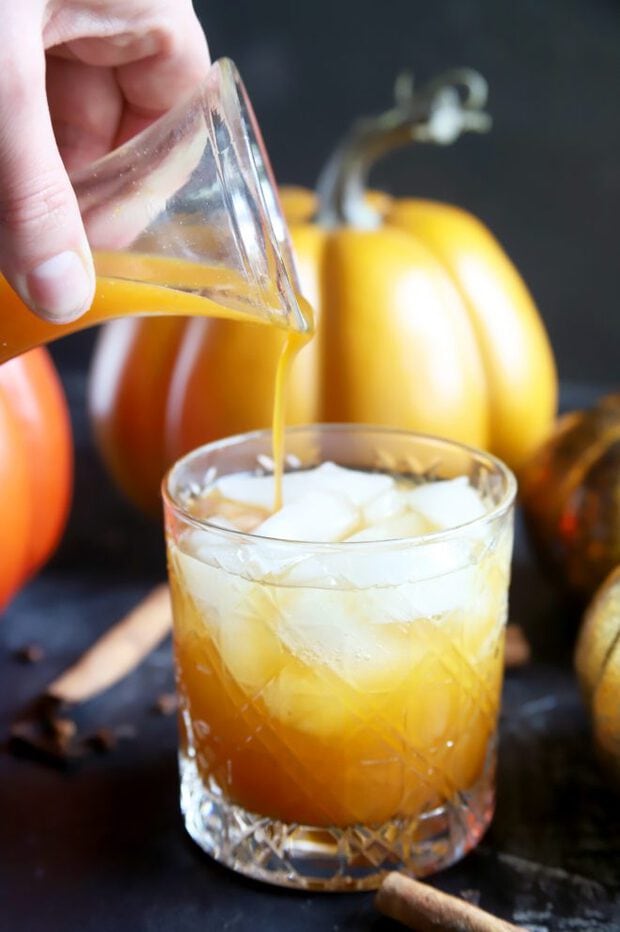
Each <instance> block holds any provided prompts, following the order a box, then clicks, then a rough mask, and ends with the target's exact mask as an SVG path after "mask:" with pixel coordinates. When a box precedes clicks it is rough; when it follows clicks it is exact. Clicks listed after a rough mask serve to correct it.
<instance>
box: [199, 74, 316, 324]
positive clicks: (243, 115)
mask: <svg viewBox="0 0 620 932" xmlns="http://www.w3.org/2000/svg"><path fill="white" fill-rule="evenodd" d="M211 71H212V73H213V74H214V75H216V76H217V77H218V78H219V79H220V81H221V83H222V85H223V86H224V88H225V92H226V93H225V94H224V95H223V101H222V102H223V105H224V106H226V102H227V96H226V94H228V95H232V97H233V99H234V105H233V110H232V112H229V113H228V117H229V120H230V121H231V123H232V122H235V123H236V124H237V126H238V127H240V129H241V134H240V137H239V138H240V140H242V141H243V143H244V146H245V154H246V156H247V160H248V164H249V167H250V171H251V173H252V180H253V183H254V191H255V195H256V198H257V200H258V203H259V206H260V210H261V214H262V217H261V220H262V225H263V232H264V233H266V237H267V239H268V241H269V245H270V248H271V250H272V251H273V253H274V255H277V256H279V257H280V258H281V260H282V261H281V268H279V269H277V272H278V277H279V281H278V290H279V294H280V298H281V299H282V301H284V303H285V305H286V308H287V311H288V313H289V315H290V316H291V317H292V318H293V319H294V321H295V328H294V329H295V330H296V331H299V332H306V331H307V330H308V326H307V323H306V321H305V319H304V317H303V314H301V312H300V309H299V305H298V302H297V299H296V297H295V293H296V291H299V280H298V274H297V269H296V266H295V258H294V253H293V247H292V244H291V240H290V235H289V232H288V227H287V224H286V220H285V217H284V211H283V209H282V205H281V203H280V198H279V196H278V186H277V183H276V179H275V175H274V172H273V168H272V166H271V162H270V160H269V156H268V154H267V149H266V146H265V143H264V140H263V136H262V133H261V130H260V126H259V124H258V120H257V118H256V114H255V113H254V108H253V106H252V102H251V100H250V97H249V95H248V92H247V89H246V87H245V84H244V83H243V79H242V78H241V75H240V74H239V69H238V68H237V66H236V65H235V63H234V62H233V61H232V59H230V58H226V57H224V58H218V59H217V60H216V61H215V62H213V64H212V65H211ZM207 80H208V79H207ZM205 83H206V82H205ZM267 193H269V199H268V198H267ZM228 206H229V209H230V211H231V213H232V214H234V215H235V216H236V213H235V206H234V203H233V202H232V201H230V202H229V205H228ZM244 259H245V262H246V271H247V273H248V274H250V275H251V274H253V268H252V263H251V261H250V260H249V258H248V256H247V254H246V255H244ZM255 285H256V287H257V288H258V289H259V290H261V288H262V285H261V283H260V282H258V281H256V278H255ZM267 303H268V302H267Z"/></svg>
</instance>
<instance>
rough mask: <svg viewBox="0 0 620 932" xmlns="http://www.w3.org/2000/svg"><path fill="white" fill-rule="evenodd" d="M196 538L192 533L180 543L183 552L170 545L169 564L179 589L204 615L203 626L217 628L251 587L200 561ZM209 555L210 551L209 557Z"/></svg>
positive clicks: (238, 577) (240, 579)
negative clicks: (208, 624)
mask: <svg viewBox="0 0 620 932" xmlns="http://www.w3.org/2000/svg"><path fill="white" fill-rule="evenodd" d="M199 535H200V532H193V534H192V538H191V539H189V540H188V539H185V540H184V541H183V542H182V545H181V547H182V548H183V549H181V547H177V546H175V545H174V544H170V545H169V551H170V563H171V566H172V567H173V568H174V571H175V572H176V574H177V578H178V581H179V585H180V586H181V588H182V589H183V590H184V591H185V592H186V593H187V594H188V595H189V596H190V597H191V598H192V599H193V601H194V602H195V603H196V606H197V607H198V609H199V610H200V611H201V612H202V613H204V617H205V622H206V623H210V624H211V625H216V626H217V625H218V624H219V623H220V622H221V621H222V620H223V619H225V618H227V617H230V616H231V615H232V614H234V612H235V611H236V610H237V608H238V607H239V605H240V603H241V602H242V601H243V600H244V599H245V598H247V596H248V594H249V591H250V587H251V585H252V584H251V583H250V582H249V581H248V580H247V579H243V578H241V577H240V576H239V575H235V576H231V574H230V573H227V572H226V571H225V570H223V569H221V568H220V567H219V566H217V565H213V563H212V562H205V560H203V559H201V547H200V542H199V540H197V537H198V536H199ZM229 549H230V548H229ZM188 551H191V552H188ZM212 552H213V551H212V548H210V547H209V554H210V555H211V554H212Z"/></svg>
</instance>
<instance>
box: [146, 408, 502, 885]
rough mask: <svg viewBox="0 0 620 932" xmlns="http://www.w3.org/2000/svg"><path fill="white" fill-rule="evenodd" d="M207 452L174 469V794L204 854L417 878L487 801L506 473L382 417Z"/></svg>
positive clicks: (476, 832)
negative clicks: (277, 473) (279, 465)
mask: <svg viewBox="0 0 620 932" xmlns="http://www.w3.org/2000/svg"><path fill="white" fill-rule="evenodd" d="M270 444H271V435H270V433H269V432H259V433H255V434H248V435H245V436H244V437H238V438H232V439H229V440H225V441H221V442H219V443H215V444H211V445H209V446H206V447H203V448H201V449H199V450H197V451H195V452H193V453H191V454H189V455H188V456H186V457H185V458H184V459H183V460H181V461H179V463H177V464H176V466H175V467H173V469H172V470H171V472H170V473H169V475H168V477H167V479H166V482H165V489H164V494H165V508H166V525H167V542H168V559H169V572H170V581H171V586H172V593H173V606H174V631H175V650H176V663H177V682H178V689H179V694H180V699H181V713H180V727H181V741H180V762H181V780H182V807H183V811H184V814H185V820H186V825H187V828H188V831H189V832H190V834H191V835H192V836H193V838H194V839H195V840H196V841H197V842H198V843H199V844H200V845H201V846H202V847H203V848H204V849H205V850H206V851H208V852H209V853H210V854H212V855H213V856H214V857H215V858H217V859H218V860H220V861H222V862H223V863H225V864H227V865H228V866H230V867H232V868H234V869H236V870H238V871H241V872H243V873H245V874H248V875H251V876H253V877H256V878H260V879H263V880H269V881H271V882H275V883H279V884H284V885H289V886H298V887H304V888H310V889H363V888H369V887H374V886H376V885H377V884H378V883H379V882H380V879H381V877H382V876H383V874H384V873H385V872H386V871H387V870H391V869H398V868H402V869H405V870H408V871H411V872H413V873H415V874H418V875H424V874H428V873H430V872H432V871H435V870H437V869H439V868H441V867H444V866H446V865H447V864H449V863H451V862H453V861H454V860H456V859H457V858H459V857H460V856H462V855H463V854H464V853H465V852H466V851H467V850H469V849H470V848H471V847H472V846H473V845H475V844H476V842H477V841H478V839H479V838H480V836H481V835H482V833H483V832H484V830H485V828H486V827H487V825H488V823H489V821H490V819H491V816H492V811H493V802H494V767H495V754H496V729H497V717H498V709H499V701H500V690H501V682H502V670H503V638H504V626H505V620H506V604H507V590H508V580H509V565H510V555H511V547H512V505H513V499H514V494H515V482H514V478H513V477H512V475H511V473H510V472H509V471H508V470H507V469H506V468H505V467H504V466H503V465H502V464H501V463H499V462H498V461H497V460H495V459H494V458H493V457H491V456H489V455H487V454H484V453H480V452H477V451H475V450H472V449H468V448H466V447H463V446H460V445H458V444H456V443H451V442H449V441H444V440H439V439H435V438H429V437H423V436H417V435H414V434H410V433H406V432H400V431H390V430H383V429H378V428H365V427H355V426H334V427H329V426H327V427H325V426H324V427H310V428H299V429H294V430H291V431H288V432H287V439H286V447H287V451H288V455H287V466H286V469H287V471H286V473H285V476H284V486H283V501H284V504H283V507H282V509H281V510H279V511H278V512H276V513H275V514H273V513H272V505H273V495H274V489H273V478H272V476H271V475H270V468H271V464H270V461H269V454H270V452H271V446H270Z"/></svg>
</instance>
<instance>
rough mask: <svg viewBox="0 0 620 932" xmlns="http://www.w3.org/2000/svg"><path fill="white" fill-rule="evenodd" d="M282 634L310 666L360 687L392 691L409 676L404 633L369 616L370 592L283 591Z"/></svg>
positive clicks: (287, 642) (280, 618) (280, 594)
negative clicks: (368, 598)
mask: <svg viewBox="0 0 620 932" xmlns="http://www.w3.org/2000/svg"><path fill="white" fill-rule="evenodd" d="M278 598H279V603H280V614H279V621H278V635H279V636H280V638H281V640H282V642H283V643H284V644H285V645H286V647H287V648H288V650H289V651H290V652H291V653H292V654H293V655H294V656H295V657H296V658H298V659H299V660H300V661H301V662H302V663H303V664H304V665H306V666H308V667H310V668H317V669H318V670H319V672H320V670H321V668H325V671H324V672H323V674H322V676H323V677H324V678H325V679H326V682H327V676H326V671H327V670H329V671H331V673H332V674H336V675H337V676H338V677H339V678H340V679H342V680H344V682H346V683H348V684H349V685H351V686H355V687H356V688H368V689H372V690H377V689H388V688H390V687H391V686H392V685H393V682H394V679H395V678H399V677H403V676H405V675H406V673H407V672H408V667H407V666H403V663H407V662H408V661H407V658H406V657H405V656H404V654H405V651H404V650H403V637H404V636H405V635H404V632H403V631H402V629H400V630H397V629H396V626H395V627H394V629H392V630H390V631H388V630H386V627H385V626H381V625H377V624H375V622H374V619H373V618H372V617H370V616H369V615H368V612H367V607H366V593H365V592H360V591H359V590H357V591H350V590H349V591H348V590H332V591H326V590H316V589H315V590H312V589H288V590H286V589H282V590H280V592H279V595H278Z"/></svg>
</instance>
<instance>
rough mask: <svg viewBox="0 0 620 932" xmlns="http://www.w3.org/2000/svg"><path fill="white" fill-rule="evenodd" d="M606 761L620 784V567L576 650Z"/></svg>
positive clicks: (589, 612)
mask: <svg viewBox="0 0 620 932" xmlns="http://www.w3.org/2000/svg"><path fill="white" fill-rule="evenodd" d="M575 665H576V668H577V675H578V676H579V682H580V684H581V689H582V691H583V695H584V698H585V701H586V703H587V705H588V708H589V709H590V714H591V716H592V729H593V732H594V741H595V745H596V748H597V750H598V753H599V755H600V757H601V760H602V762H603V763H604V764H605V765H606V766H607V768H608V770H609V772H610V773H611V774H612V776H613V777H614V778H615V780H616V782H617V783H618V784H619V785H620V566H618V567H617V568H616V569H615V570H614V571H613V572H612V573H611V575H610V576H609V577H608V578H607V579H606V581H605V582H604V583H603V585H602V586H601V587H600V589H599V590H598V592H597V594H596V595H595V597H594V599H593V600H592V602H591V604H590V607H589V608H588V610H587V612H586V615H585V618H584V623H583V627H582V629H581V632H580V635H579V640H578V642H577V650H576V653H575Z"/></svg>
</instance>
